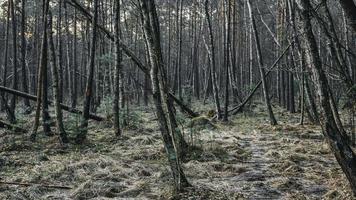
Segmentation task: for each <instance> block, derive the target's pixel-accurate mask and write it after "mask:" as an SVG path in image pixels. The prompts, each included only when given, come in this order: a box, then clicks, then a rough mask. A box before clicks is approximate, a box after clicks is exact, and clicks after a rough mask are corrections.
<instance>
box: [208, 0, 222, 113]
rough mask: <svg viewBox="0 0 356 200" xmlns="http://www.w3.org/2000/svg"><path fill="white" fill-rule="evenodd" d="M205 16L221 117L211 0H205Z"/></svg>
mask: <svg viewBox="0 0 356 200" xmlns="http://www.w3.org/2000/svg"><path fill="white" fill-rule="evenodd" d="M205 16H206V19H207V21H208V28H209V37H210V49H211V50H210V51H209V52H208V53H209V54H210V56H209V57H210V60H211V70H210V72H211V78H212V83H213V96H214V101H215V111H216V114H217V116H218V119H221V117H222V115H221V109H220V100H219V89H218V84H217V75H216V60H215V58H216V57H215V56H216V55H215V44H214V32H213V27H212V22H211V19H210V13H209V0H205Z"/></svg>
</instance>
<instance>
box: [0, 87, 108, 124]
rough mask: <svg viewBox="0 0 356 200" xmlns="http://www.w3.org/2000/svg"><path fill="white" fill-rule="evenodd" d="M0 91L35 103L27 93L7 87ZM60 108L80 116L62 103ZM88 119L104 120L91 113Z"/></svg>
mask: <svg viewBox="0 0 356 200" xmlns="http://www.w3.org/2000/svg"><path fill="white" fill-rule="evenodd" d="M0 91H2V92H7V93H10V94H13V95H16V96H19V97H22V98H25V99H29V100H31V101H37V97H36V96H34V95H30V94H27V93H24V92H21V91H18V90H14V89H11V88H7V87H4V86H0ZM49 103H50V104H52V103H53V102H52V101H49ZM60 106H61V109H62V110H65V111H68V112H70V113H74V114H82V111H81V110H78V109H76V108H72V107H69V106H67V105H64V104H62V103H61V104H60ZM89 118H90V119H92V120H96V121H104V120H105V118H104V117H101V116H98V115H95V114H92V113H90V115H89Z"/></svg>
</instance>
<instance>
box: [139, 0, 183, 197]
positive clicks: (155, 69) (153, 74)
mask: <svg viewBox="0 0 356 200" xmlns="http://www.w3.org/2000/svg"><path fill="white" fill-rule="evenodd" d="M140 8H141V15H142V21H143V26H144V34H145V38H146V41H147V45H148V55H149V59H150V64H151V69H150V78H151V82H152V93H153V100H154V104H155V107H156V114H157V117H158V122H159V125H160V131H161V134H162V137H163V142H164V146H165V149H166V153H167V157H168V161H169V164H170V167H171V171H172V175H173V179H174V183H175V189H176V190H178V191H179V190H181V189H183V188H184V187H187V186H189V183H188V181H187V179H186V177H185V174H184V172H183V169H182V167H181V163H180V156H179V153H180V150H179V149H178V148H180V146H178V145H179V141H177V140H178V138H177V137H176V136H177V133H176V132H177V131H179V130H178V128H177V126H176V125H177V124H176V122H175V116H174V114H173V110H172V109H171V108H172V107H170V106H172V104H171V102H170V101H171V100H170V99H171V98H170V97H169V95H168V93H169V91H168V87H167V79H166V75H165V70H164V64H163V57H162V52H161V43H160V28H159V22H158V16H157V13H156V6H155V2H154V0H148V1H146V0H140Z"/></svg>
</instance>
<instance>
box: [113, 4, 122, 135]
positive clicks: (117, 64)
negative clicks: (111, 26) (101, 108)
mask: <svg viewBox="0 0 356 200" xmlns="http://www.w3.org/2000/svg"><path fill="white" fill-rule="evenodd" d="M115 37H116V41H115V60H116V61H115V90H114V108H113V110H114V128H115V135H116V136H120V135H121V128H120V105H119V100H120V73H121V70H122V68H121V60H122V54H121V47H120V0H115Z"/></svg>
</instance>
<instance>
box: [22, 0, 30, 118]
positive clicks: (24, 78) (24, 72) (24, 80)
mask: <svg viewBox="0 0 356 200" xmlns="http://www.w3.org/2000/svg"><path fill="white" fill-rule="evenodd" d="M25 4H26V0H22V1H21V70H22V89H23V92H25V93H28V92H29V91H28V79H27V78H28V77H27V69H26V49H27V46H26V38H25V32H26V12H25V11H26V9H25ZM24 106H25V113H26V114H29V113H30V112H31V107H30V101H29V100H28V99H24Z"/></svg>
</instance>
